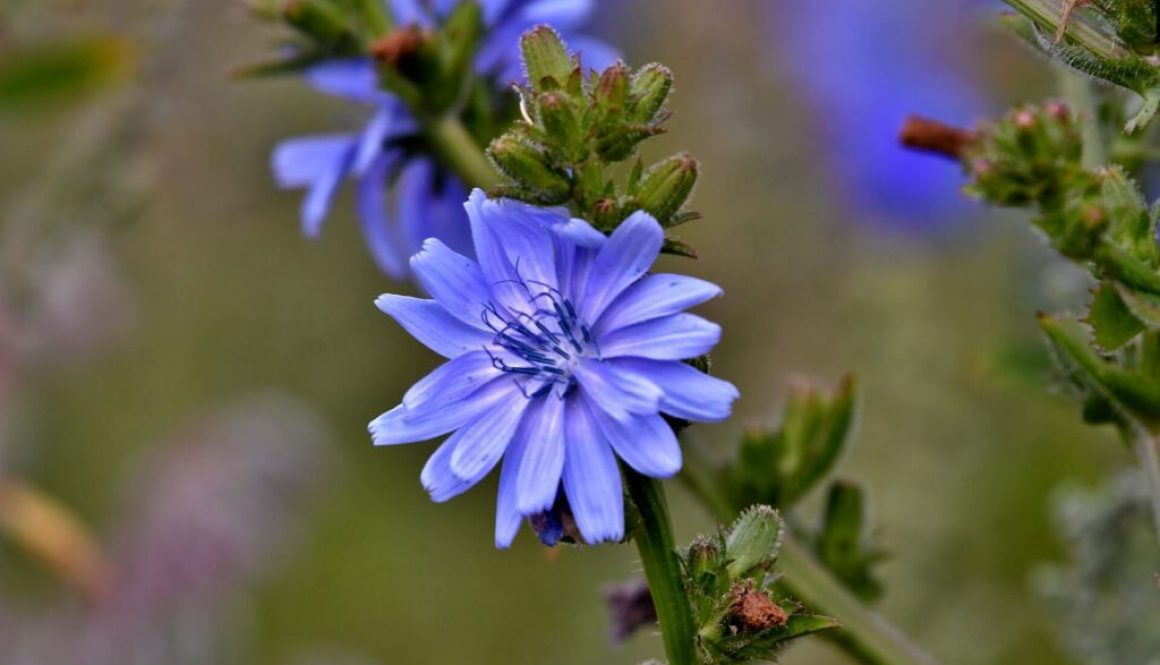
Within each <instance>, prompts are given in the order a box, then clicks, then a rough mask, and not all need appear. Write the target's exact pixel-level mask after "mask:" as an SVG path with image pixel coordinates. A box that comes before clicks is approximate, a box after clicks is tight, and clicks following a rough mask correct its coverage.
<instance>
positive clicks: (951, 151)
mask: <svg viewBox="0 0 1160 665" xmlns="http://www.w3.org/2000/svg"><path fill="white" fill-rule="evenodd" d="M898 138H899V140H900V141H902V145H904V146H906V147H908V148H912V149H914V150H924V151H926V152H932V153H934V154H936V155H942V156H944V157H949V158H951V159H955V160H958V159H960V158H961V157H962V156H963V152H964V151H965V150H966V148H967V146H969V145H970V144H971V143H972V142H973V141H974V140H975V134H974V132H970V131H968V130H965V129H960V128H958V127H954V126H951V125H947V124H944V123H941V122H939V121H937V120H930V119H929V118H923V117H920V116H917V115H912V116H910V117H908V118H907V119H906V122H905V123H904V124H903V125H902V131H901V132H899V135H898Z"/></svg>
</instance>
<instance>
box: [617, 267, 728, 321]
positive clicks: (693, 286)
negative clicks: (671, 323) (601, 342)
mask: <svg viewBox="0 0 1160 665" xmlns="http://www.w3.org/2000/svg"><path fill="white" fill-rule="evenodd" d="M722 293H724V291H722V290H721V287H719V286H717V285H716V284H713V283H711V282H706V281H705V280H703V279H697V278H696V277H688V276H686V275H673V274H667V273H660V274H653V275H647V276H645V277H643V278H641V280H640V281H638V282H636V283H635V284H633V285H632V286H630V287H628V288H627V289H625V290H624V292H623V293H621V294H620V296H618V297H617V298H616V300H614V301H613V302H612V304H611V305H609V307H608V309H606V310H605V311H604V314H602V315H601V316H600V320H599V321H597V322H596V334H597V335H600V334H601V333H602V332H604V331H610V330H616V329H617V328H623V327H625V326H631V325H633V324H635V323H641V322H644V321H649V320H651V319H657V318H660V317H662V316H669V315H671V314H677V313H678V312H681V311H683V310H686V309H688V308H690V307H694V306H696V305H700V304H701V303H703V302H705V301H706V300H709V299H710V298H716V297H717V296H719V295H721V294H722Z"/></svg>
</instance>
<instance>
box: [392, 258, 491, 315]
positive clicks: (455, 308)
mask: <svg viewBox="0 0 1160 665" xmlns="http://www.w3.org/2000/svg"><path fill="white" fill-rule="evenodd" d="M411 269H412V270H413V271H415V277H416V278H418V280H419V284H420V285H421V286H422V287H423V288H424V289H425V290H426V291H427V293H429V294H431V297H433V298H435V300H437V301H439V304H441V305H443V307H445V308H446V309H447V311H448V313H450V314H451V315H452V316H454V317H456V318H458V319H459V320H460V321H463V322H464V323H466V324H468V325H471V326H477V327H478V326H482V325H483V322H482V321H483V319H482V317H483V314H484V308H485V307H486V306H487V303H489V302H490V301H491V300H492V298H491V290H490V289H489V288H488V284H487V282H485V281H484V279H483V274H482V273H481V272H480V270H479V266H478V265H476V264H475V262H474V261H472V260H471V259H469V258H467V257H465V256H463V255H461V254H456V253H455V252H453V251H451V250H450V249H448V248H447V246H446V245H444V244H443V243H442V242H441V241H440V240H438V239H436V238H430V239H428V240H427V241H426V242H424V243H423V250H422V251H420V252H419V253H418V254H416V255H415V256H412V257H411Z"/></svg>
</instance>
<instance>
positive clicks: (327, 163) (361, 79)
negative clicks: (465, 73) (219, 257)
mask: <svg viewBox="0 0 1160 665" xmlns="http://www.w3.org/2000/svg"><path fill="white" fill-rule="evenodd" d="M428 4H429V3H422V2H419V1H418V0H392V2H391V3H390V9H391V10H392V13H393V16H394V19H395V22H396V23H397V24H398V25H419V26H421V27H427V28H429V27H432V26H434V25H435V24H437V23H438V22H439V21H440V20H442V18H443V17H444V16H446V15H447V14H448V13H449V12H450V10H451V9H452V8H453V7H454V6H455V5H457V4H458V0H443V1H441V2H435V3H430V4H433V5H434V6H433V7H430V6H427V5H428ZM480 4H481V5H482V9H483V17H484V22H485V24H486V26H487V27H486V32H485V36H484V40H483V43H482V44H481V46H480V50H479V53H478V55H477V56H476V60H475V68H476V71H477V72H478V74H479V75H481V76H483V77H486V78H488V79H489V80H492V81H494V82H495V86H496V89H502V88H504V87H507V86H508V85H509V84H511V83H513V82H515V81H517V80H519V79H520V78H521V77H522V72H521V67H522V65H521V62H520V54H519V37H520V35H521V34H522V33H523V32H524V31H526V30H527V29H529V28H531V27H533V26H535V25H539V24H545V23H546V24H550V25H552V26H553V27H554V28H556V29H557V30H560V31H561V33H562V34H563V35H564V36H565V37H566V38H567V39H568V41H569V44H570V45H571V47H572V48H573V49H574V50H576V51H578V52H580V53H581V54H582V55H583V57H584V62H585V64H586V65H587V66H590V67H594V68H598V69H599V68H603V67H605V66H607V65H610V64H612V62H614V61H615V59H616V52H615V51H614V50H613V49H612V48H611V47H609V46H608V45H607V44H604V43H603V42H601V41H599V40H596V39H592V38H589V37H586V36H583V35H581V34H578V33H577V30H578V28H579V26H580V25H581V24H583V23H584V21H585V20H587V18H588V16H589V14H590V13H591V10H592V7H593V4H594V3H593V0H483V2H481V3H480ZM305 79H306V81H307V82H308V83H309V84H310V85H311V86H313V87H314V88H315V89H316V90H318V91H320V92H323V93H325V94H328V95H333V96H337V97H340V98H342V99H345V100H347V101H350V102H354V103H357V104H361V105H364V106H368V107H370V108H372V109H373V114H372V115H371V118H370V120H369V121H368V122H367V124H366V125H365V127H364V128H363V129H362V130H361V131H359V132H355V133H349V134H331V135H322V136H306V137H301V138H295V139H289V140H287V141H283V142H282V143H281V144H279V145H278V146H277V147H276V148H275V149H274V152H273V156H272V159H271V165H272V168H273V171H274V176H275V179H276V180H277V182H278V185H279V186H281V187H283V188H306V189H307V193H306V197H305V198H304V199H303V202H302V210H301V217H302V230H303V233H305V234H306V236H308V237H312V238H313V237H316V236H318V234H319V233H320V232H321V230H322V223H323V221H324V220H325V218H326V216H327V215H328V214H329V212H330V208H331V204H332V202H333V201H334V197H335V195H336V194H337V192H338V190H339V188H340V187H341V186H342V184H343V183H344V182H345V181H346V180H348V179H354V180H355V181H356V189H357V192H356V202H357V210H358V217H359V220H360V224H361V226H362V232H363V236H364V237H365V240H366V243H367V247H368V249H369V250H370V252H371V255H372V256H373V257H374V259H375V261H376V263H377V264H378V266H379V268H380V269H382V270H383V271H384V272H385V273H387V274H388V275H390V276H391V277H394V278H395V279H403V278H405V277H407V276H408V272H409V271H408V267H407V259H408V257H410V256H411V255H412V254H414V253H415V252H417V251H418V250H419V248H420V246H421V245H422V243H423V241H424V240H426V239H427V238H432V237H434V238H439V239H440V240H442V241H443V242H444V243H446V244H447V245H448V246H449V247H452V248H454V249H456V250H457V251H460V252H463V253H467V252H468V251H469V250H470V247H471V242H470V236H469V232H468V230H467V219H466V217H465V216H464V214H463V208H462V206H461V204H462V202H463V200H464V198H466V194H467V190H466V189H465V188H464V186H463V184H462V183H461V182H460V181H459V179H458V178H457V177H455V176H454V175H452V174H450V173H448V172H445V171H443V170H442V169H440V168H439V167H438V166H437V165H436V163H435V162H434V161H433V160H432V159H430V158H429V157H427V156H424V155H421V154H414V153H413V152H409V151H407V150H406V149H405V147H404V146H405V143H406V139H407V138H408V137H410V136H413V135H414V134H415V133H416V132H417V131H418V127H417V124H416V122H415V120H414V118H412V117H411V115H410V113H409V112H408V110H407V108H406V105H405V104H403V102H402V101H400V100H399V99H398V98H397V97H395V96H394V95H392V94H390V93H387V92H384V91H382V90H380V88H379V82H378V76H377V74H376V72H375V66H374V63H373V61H372V60H370V59H369V58H358V59H343V60H330V61H325V62H322V63H319V64H317V65H314V66H312V67H310V68H309V69H307V70H306V72H305Z"/></svg>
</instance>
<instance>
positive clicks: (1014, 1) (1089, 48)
mask: <svg viewBox="0 0 1160 665" xmlns="http://www.w3.org/2000/svg"><path fill="white" fill-rule="evenodd" d="M1006 2H1007V4H1009V5H1011V6H1012V7H1013V8H1015V10H1016V11H1018V15H1012V16H1008V17H1005V22H1006V23H1007V24H1008V25H1009V26H1010V27H1011V28H1012V29H1013V30H1014V31H1015V33H1016V34H1018V35H1019V36H1020V37H1022V38H1023V39H1024V40H1026V41H1027V42H1029V43H1030V44H1032V45H1033V46H1035V47H1036V48H1038V49H1040V50H1042V51H1043V52H1044V53H1046V54H1048V55H1049V56H1050V57H1052V58H1053V59H1055V60H1058V61H1060V62H1062V63H1064V64H1066V65H1068V66H1070V67H1072V68H1074V69H1076V70H1078V71H1080V72H1082V73H1084V74H1086V75H1088V76H1092V77H1094V78H1097V79H1101V80H1104V81H1107V82H1108V83H1112V84H1114V85H1117V86H1120V87H1122V88H1126V89H1127V90H1130V91H1132V92H1135V93H1136V94H1138V95H1140V96H1141V97H1142V98H1143V100H1144V104H1143V106H1142V107H1141V108H1140V110H1139V112H1138V113H1137V114H1136V116H1135V117H1134V118H1132V119H1131V120H1130V121H1129V122H1128V124H1127V131H1128V132H1129V133H1131V132H1135V131H1137V130H1138V129H1141V128H1142V127H1144V126H1145V125H1147V124H1148V123H1149V122H1151V120H1152V118H1153V117H1155V115H1156V113H1157V111H1160V67H1157V64H1158V62H1157V56H1158V55H1160V44H1158V43H1157V38H1158V34H1157V16H1156V7H1155V3H1154V1H1153V0H1006Z"/></svg>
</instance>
